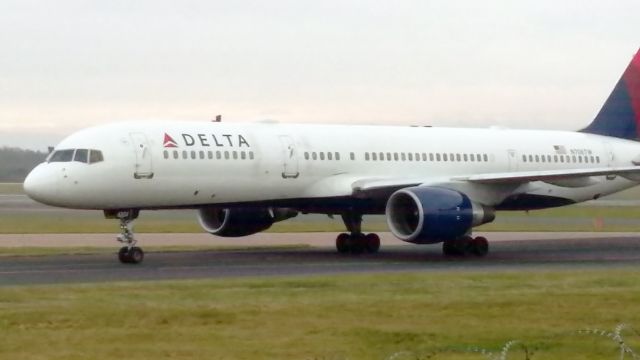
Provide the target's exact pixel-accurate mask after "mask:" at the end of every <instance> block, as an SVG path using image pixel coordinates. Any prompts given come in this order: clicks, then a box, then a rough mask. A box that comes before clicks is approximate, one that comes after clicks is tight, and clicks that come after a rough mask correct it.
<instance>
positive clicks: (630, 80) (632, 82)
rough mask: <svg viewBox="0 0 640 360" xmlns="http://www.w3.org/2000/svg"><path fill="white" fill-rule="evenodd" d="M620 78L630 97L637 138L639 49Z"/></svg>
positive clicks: (639, 92)
mask: <svg viewBox="0 0 640 360" xmlns="http://www.w3.org/2000/svg"><path fill="white" fill-rule="evenodd" d="M622 78H623V80H624V83H625V85H626V86H627V91H628V92H629V97H630V98H631V108H632V109H633V113H634V115H635V121H636V132H637V133H638V138H640V51H638V52H637V53H636V55H635V56H634V57H633V60H631V63H630V64H629V67H628V68H627V70H626V71H625V72H624V75H623V76H622Z"/></svg>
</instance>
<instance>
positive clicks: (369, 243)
mask: <svg viewBox="0 0 640 360" xmlns="http://www.w3.org/2000/svg"><path fill="white" fill-rule="evenodd" d="M364 239H365V249H366V250H367V252H368V253H371V254H375V253H377V252H378V250H380V237H379V236H378V235H377V234H373V233H371V234H367V235H366V236H365V237H364Z"/></svg>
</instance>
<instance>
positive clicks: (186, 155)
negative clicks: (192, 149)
mask: <svg viewBox="0 0 640 360" xmlns="http://www.w3.org/2000/svg"><path fill="white" fill-rule="evenodd" d="M188 157H189V153H188V152H187V150H183V151H182V158H183V159H186V158H188Z"/></svg>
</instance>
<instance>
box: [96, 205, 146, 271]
mask: <svg viewBox="0 0 640 360" xmlns="http://www.w3.org/2000/svg"><path fill="white" fill-rule="evenodd" d="M139 214H140V211H139V210H137V209H130V210H121V211H117V212H107V211H105V217H107V218H116V219H118V220H120V235H118V237H117V238H116V239H117V240H118V241H119V242H121V243H123V244H125V246H123V247H121V248H120V251H118V260H120V262H121V263H123V264H139V263H141V262H142V260H144V251H142V249H141V248H139V247H137V246H136V244H137V243H138V241H137V240H136V239H135V238H134V236H133V225H134V224H133V222H134V221H135V220H136V219H137V218H138V215H139Z"/></svg>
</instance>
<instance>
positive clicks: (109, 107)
mask: <svg viewBox="0 0 640 360" xmlns="http://www.w3.org/2000/svg"><path fill="white" fill-rule="evenodd" d="M639 13H640V1H638V0H616V1H590V0H563V1H557V0H534V1H528V0H522V1H513V0H483V1H472V0H464V1H463V0H442V1H435V0H394V1H375V0H368V1H356V0H339V1H334V0H323V1H317V0H314V1H307V0H283V1H279V0H268V1H244V0H232V1H216V0H205V1H193V0H180V1H169V0H109V1H102V0H101V1H92V0H75V1H74V0H56V1H49V0H46V1H45V0H41V1H36V0H2V1H0V147H1V146H20V147H25V148H31V149H39V150H44V149H46V148H47V146H49V145H55V144H56V143H57V142H58V141H60V140H61V139H63V138H64V137H65V136H66V135H68V134H70V133H72V132H74V131H76V130H78V129H81V128H85V127H89V126H93V125H98V124H104V123H109V122H115V121H125V120H141V121H146V120H153V119H168V120H181V121H182V120H185V121H186V120H190V121H209V120H210V119H212V118H214V117H215V115H216V114H222V115H223V121H226V122H236V121H259V120H276V121H280V122H298V123H300V122H309V123H343V124H397V125H433V126H456V127H461V126H464V127H487V126H504V127H511V128H542V129H562V130H576V129H579V128H582V127H584V126H586V125H587V124H588V123H589V122H590V120H591V119H592V118H593V117H594V116H595V114H596V113H597V111H598V110H599V109H600V106H601V105H602V103H603V102H604V100H605V99H606V97H607V96H608V94H609V93H610V92H611V90H612V88H613V86H614V85H615V83H616V82H617V80H618V79H619V77H620V75H621V74H622V72H623V70H624V68H625V67H626V66H627V64H628V62H629V61H630V60H631V57H632V56H633V54H634V53H635V52H636V51H637V50H638V47H640V22H638V21H637V14H639Z"/></svg>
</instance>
